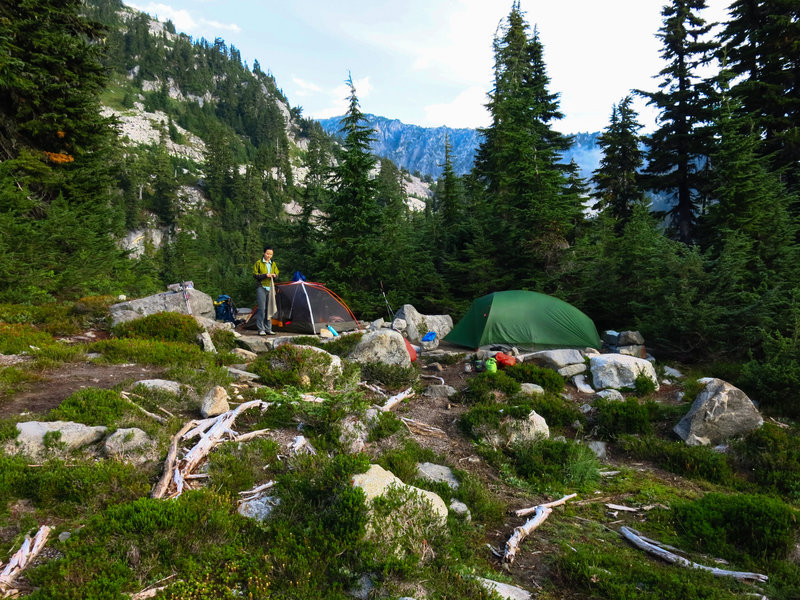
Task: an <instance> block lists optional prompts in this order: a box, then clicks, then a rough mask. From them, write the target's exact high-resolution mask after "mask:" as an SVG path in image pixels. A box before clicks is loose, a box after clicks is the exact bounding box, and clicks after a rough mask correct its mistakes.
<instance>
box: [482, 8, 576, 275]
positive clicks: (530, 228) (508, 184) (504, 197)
mask: <svg viewBox="0 0 800 600" xmlns="http://www.w3.org/2000/svg"><path fill="white" fill-rule="evenodd" d="M528 31H529V26H528V24H527V22H526V21H525V18H524V15H523V13H522V12H521V10H520V8H519V2H514V4H513V6H512V8H511V12H510V13H509V15H508V18H507V19H506V21H505V22H504V24H503V25H502V27H501V28H500V29H499V31H498V33H497V34H496V36H495V40H494V61H495V66H494V85H493V89H492V91H491V93H490V94H489V103H488V105H487V107H488V109H489V112H490V113H491V118H492V122H491V124H490V125H489V127H487V128H486V129H483V130H481V133H482V134H483V142H482V143H481V145H480V148H479V149H478V152H477V156H476V163H475V169H474V172H475V175H476V176H477V178H478V179H479V180H480V181H481V182H483V184H484V186H485V190H486V201H487V202H488V203H489V204H490V205H491V206H492V221H491V224H487V226H488V227H489V232H490V233H489V235H490V238H491V240H492V248H491V251H492V252H494V253H495V254H496V255H497V256H498V262H499V264H501V265H503V267H502V269H503V270H502V272H499V273H495V274H490V276H492V279H493V281H494V282H495V285H497V286H498V287H499V286H506V285H510V284H511V283H512V282H513V284H514V285H515V286H526V285H527V286H534V287H536V286H540V285H541V280H542V273H543V271H544V269H545V267H546V263H547V262H549V260H550V259H549V257H551V256H552V255H553V253H554V252H555V253H558V252H560V251H561V250H563V249H564V248H566V247H568V242H567V239H568V238H569V237H570V235H571V233H572V224H573V223H574V221H575V220H576V218H577V215H578V214H579V213H580V210H581V207H580V204H576V203H575V202H574V196H573V195H572V194H570V193H569V190H568V176H567V173H566V171H567V168H566V166H565V165H562V164H560V163H559V159H560V153H561V152H563V151H564V150H566V149H567V148H568V147H569V144H570V138H568V137H566V136H564V135H562V134H560V133H558V132H557V131H555V130H554V129H553V122H554V121H556V120H557V119H560V118H562V117H563V115H562V114H561V112H560V111H559V103H558V95H557V94H553V93H550V92H549V91H548V86H549V83H550V79H549V77H548V76H547V72H546V66H545V64H544V57H543V47H542V44H541V42H540V40H539V35H538V32H536V31H534V32H533V34H531V35H529V33H528ZM487 250H489V249H487Z"/></svg>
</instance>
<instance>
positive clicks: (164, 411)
mask: <svg viewBox="0 0 800 600" xmlns="http://www.w3.org/2000/svg"><path fill="white" fill-rule="evenodd" d="M158 410H160V411H161V412H163V413H164V414H165V415H167V416H168V417H169V418H171V419H174V418H175V415H173V414H172V413H171V412H169V411H168V410H167V409H166V408H164V407H163V406H159V407H158Z"/></svg>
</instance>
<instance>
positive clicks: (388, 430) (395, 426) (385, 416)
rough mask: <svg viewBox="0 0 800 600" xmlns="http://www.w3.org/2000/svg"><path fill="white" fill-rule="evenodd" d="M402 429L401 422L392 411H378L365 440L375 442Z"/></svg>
mask: <svg viewBox="0 0 800 600" xmlns="http://www.w3.org/2000/svg"><path fill="white" fill-rule="evenodd" d="M402 429H403V422H402V421H401V420H400V419H398V418H397V417H396V416H395V414H394V413H392V412H389V411H380V412H379V413H378V419H377V422H376V423H375V425H374V426H373V427H372V429H370V432H369V436H368V437H367V441H369V442H377V441H379V440H382V439H384V438H387V437H389V436H391V435H393V434H395V433H397V432H398V431H400V430H402Z"/></svg>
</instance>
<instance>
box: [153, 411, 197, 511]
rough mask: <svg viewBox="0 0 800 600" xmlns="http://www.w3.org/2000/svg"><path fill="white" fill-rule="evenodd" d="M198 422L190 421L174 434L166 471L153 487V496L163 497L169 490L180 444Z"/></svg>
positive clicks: (168, 453) (165, 467)
mask: <svg viewBox="0 0 800 600" xmlns="http://www.w3.org/2000/svg"><path fill="white" fill-rule="evenodd" d="M196 423H197V421H189V422H188V423H186V424H185V425H184V426H183V427H182V428H181V430H180V431H179V432H178V433H176V434H175V435H174V436H172V441H171V442H170V444H169V452H167V459H166V460H165V461H164V472H163V473H162V474H161V479H159V480H158V483H157V484H156V486H155V487H154V488H153V492H152V493H151V494H150V495H151V496H152V497H153V498H163V497H164V494H165V493H166V492H167V488H168V487H169V481H170V478H171V477H172V471H173V470H174V469H175V459H177V457H178V444H179V443H180V441H181V438H182V437H183V435H184V434H185V433H186V432H187V431H189V430H190V429H191V428H192V427H194V426H195V424H196Z"/></svg>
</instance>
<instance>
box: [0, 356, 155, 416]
mask: <svg viewBox="0 0 800 600" xmlns="http://www.w3.org/2000/svg"><path fill="white" fill-rule="evenodd" d="M164 371H165V369H164V368H163V367H152V366H147V365H136V364H123V365H104V364H96V363H92V362H81V363H67V364H64V365H61V366H59V367H58V368H55V369H47V370H45V371H42V372H41V373H38V374H37V376H38V377H39V379H38V380H37V381H34V382H31V383H30V384H28V385H27V386H26V387H25V389H24V390H23V391H21V392H19V393H17V394H15V395H14V396H13V397H12V398H9V399H5V400H2V401H0V418H2V419H7V418H9V417H13V416H17V415H27V414H30V415H42V414H45V413H47V412H48V411H50V410H52V409H53V408H55V407H57V406H58V405H59V404H61V403H62V402H63V401H64V400H65V399H66V398H68V397H69V396H71V395H72V394H74V393H75V392H77V391H78V390H80V389H83V388H88V387H94V388H102V389H110V388H113V387H115V386H117V385H119V384H121V383H125V382H127V381H137V380H139V379H154V378H157V377H159V376H161V375H162V374H163V373H164Z"/></svg>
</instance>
